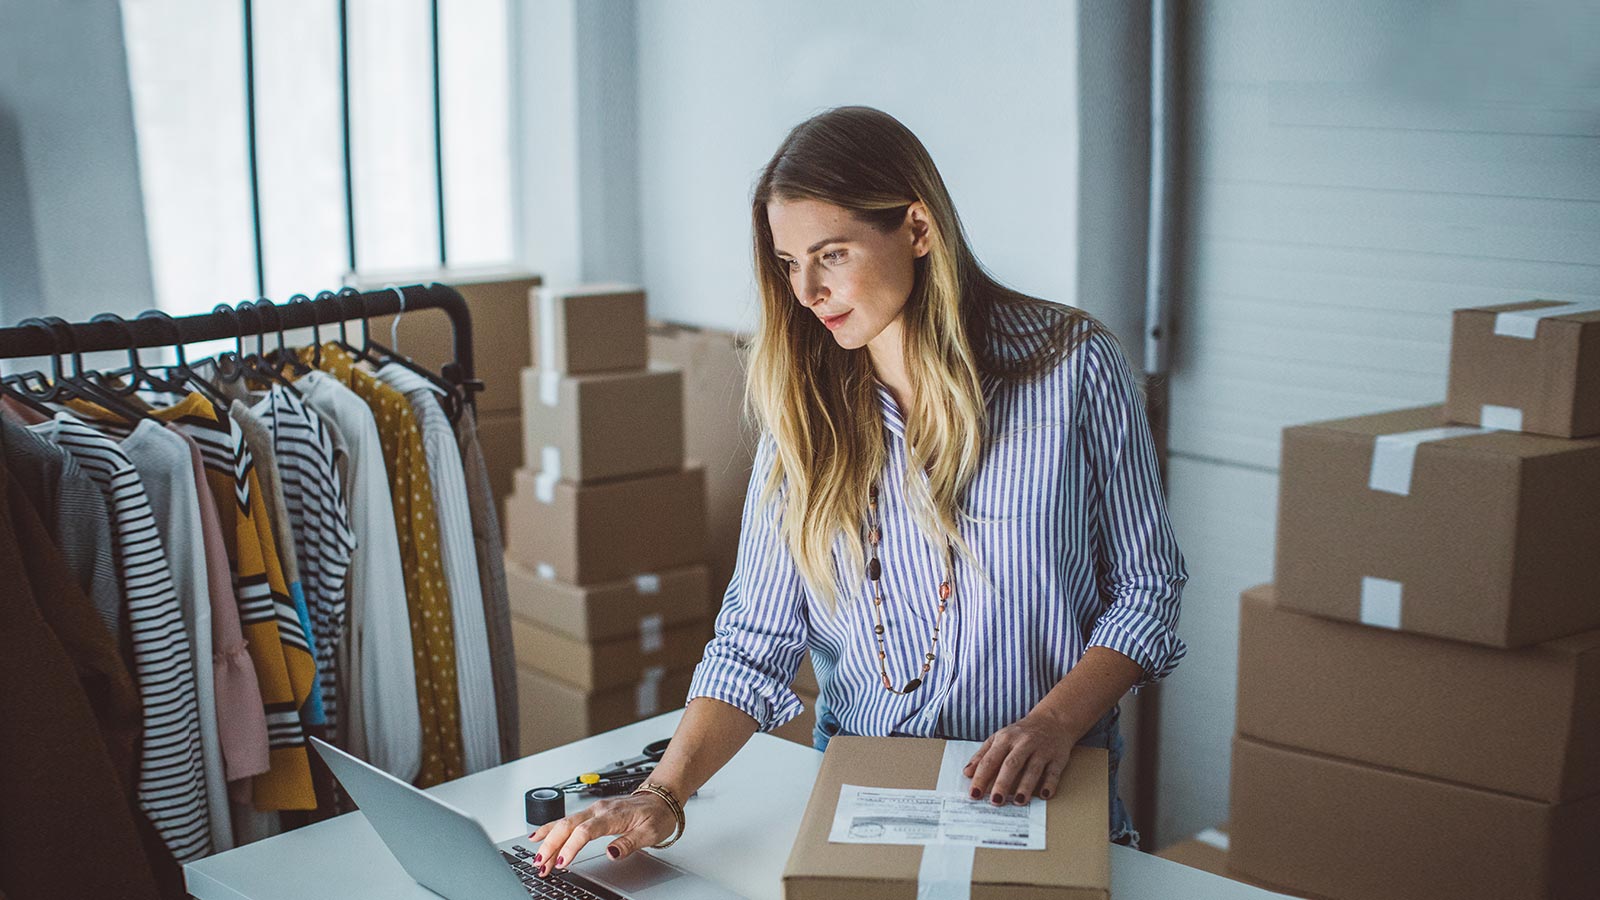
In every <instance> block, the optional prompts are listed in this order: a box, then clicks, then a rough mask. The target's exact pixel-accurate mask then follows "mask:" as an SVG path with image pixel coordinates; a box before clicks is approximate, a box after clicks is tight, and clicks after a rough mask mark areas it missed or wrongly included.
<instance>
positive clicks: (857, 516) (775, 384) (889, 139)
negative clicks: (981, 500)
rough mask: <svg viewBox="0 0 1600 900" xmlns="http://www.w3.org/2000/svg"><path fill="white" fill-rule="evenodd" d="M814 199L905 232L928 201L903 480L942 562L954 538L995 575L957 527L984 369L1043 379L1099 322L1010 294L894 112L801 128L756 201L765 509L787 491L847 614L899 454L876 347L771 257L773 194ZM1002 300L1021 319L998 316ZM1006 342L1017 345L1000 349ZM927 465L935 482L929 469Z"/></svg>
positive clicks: (791, 530)
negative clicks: (816, 304)
mask: <svg viewBox="0 0 1600 900" xmlns="http://www.w3.org/2000/svg"><path fill="white" fill-rule="evenodd" d="M805 199H810V200H819V201H823V202H826V203H831V204H833V205H835V206H839V207H842V208H844V209H846V210H849V211H851V212H852V213H853V214H854V216H855V217H856V219H858V220H859V221H861V222H863V223H866V224H868V225H870V226H872V227H874V228H876V229H878V230H879V231H880V232H882V233H888V232H891V231H894V230H895V229H896V228H898V227H899V226H900V225H901V224H902V223H903V222H904V221H905V218H906V211H907V209H908V208H909V207H910V205H911V204H912V203H913V202H917V201H921V202H922V203H923V204H924V205H925V206H926V207H927V211H928V218H929V220H930V226H931V227H930V237H931V247H930V249H929V252H928V253H927V254H925V255H924V256H922V257H919V258H917V259H916V263H915V280H914V282H913V285H912V288H911V294H910V296H909V298H908V299H907V301H906V305H905V310H904V312H903V313H902V322H903V331H904V352H905V363H906V371H907V373H908V375H909V377H910V380H911V382H912V384H913V385H915V388H916V389H915V391H914V394H915V397H914V403H913V406H912V408H911V409H908V410H904V411H903V412H904V414H905V415H904V420H905V442H906V453H907V460H906V485H905V489H906V496H907V498H908V501H909V505H910V508H911V511H912V515H913V517H914V519H915V521H916V522H917V526H918V529H919V531H921V532H922V534H923V536H924V537H925V538H926V539H927V540H928V542H929V545H930V546H931V547H932V548H934V550H935V552H936V553H938V554H939V556H940V558H942V557H943V554H944V552H945V541H946V539H947V538H948V540H949V541H950V543H951V544H952V545H953V546H954V548H955V550H956V552H957V553H958V554H960V555H961V556H962V557H963V558H965V559H967V560H968V561H969V562H971V563H972V564H973V567H974V569H975V570H976V571H978V572H982V571H983V566H982V564H981V563H980V562H979V561H978V560H977V559H976V557H975V555H974V554H973V553H972V549H971V548H970V547H969V546H968V545H967V542H966V541H965V540H963V539H962V537H961V534H960V532H959V530H958V528H957V526H956V522H957V516H958V515H966V513H965V512H964V511H962V510H960V509H959V508H958V502H957V501H958V498H959V497H960V496H961V495H962V493H963V492H964V491H965V489H966V487H967V485H968V483H969V482H970V481H971V480H972V478H973V476H974V475H975V474H976V473H977V470H978V466H979V463H980V461H981V460H982V458H983V452H984V447H985V443H986V441H987V440H988V438H989V426H990V423H989V419H988V412H987V409H986V407H985V404H984V395H983V387H982V377H983V375H985V374H989V375H992V376H997V377H999V378H1001V379H1002V380H1005V381H1020V380H1026V379H1028V378H1031V377H1034V376H1036V375H1038V374H1039V373H1041V372H1044V371H1047V370H1049V369H1051V368H1053V367H1054V366H1055V365H1056V364H1058V363H1059V362H1060V361H1061V359H1062V358H1064V357H1065V356H1066V355H1067V354H1068V353H1070V352H1071V350H1072V349H1073V348H1074V347H1076V346H1077V344H1079V343H1081V342H1082V340H1083V339H1084V338H1086V337H1087V336H1088V335H1089V334H1090V333H1091V332H1092V331H1094V330H1098V329H1099V328H1100V327H1101V326H1100V325H1099V323H1098V322H1097V321H1096V320H1094V319H1093V318H1092V317H1090V316H1089V315H1088V313H1085V312H1083V311H1082V310H1078V309H1075V308H1072V307H1068V306H1063V305H1061V304H1057V303H1050V302H1048V301H1045V300H1041V299H1038V298H1035V297H1029V296H1027V295H1025V294H1021V293H1018V292H1017V291H1014V290H1011V289H1010V288H1007V287H1005V286H1004V285H1002V284H1000V283H999V282H998V281H996V280H995V279H994V278H993V277H991V276H990V275H989V274H988V272H986V271H985V270H984V268H983V266H982V265H981V264H980V263H979V262H978V260H977V257H976V256H974V255H973V253H972V250H971V248H970V247H969V246H968V245H967V240H966V236H965V234H964V233H963V232H962V229H961V220H960V218H959V217H958V216H957V215H956V210H955V206H954V205H953V204H952V203H951V202H950V195H949V192H948V191H946V190H945V186H944V179H943V178H941V177H940V175H939V170H938V169H937V168H936V167H935V166H934V164H933V159H932V158H931V157H930V156H929V155H928V151H927V150H926V149H925V148H924V147H923V146H922V142H921V141H919V140H917V137H916V135H914V134H912V133H911V131H910V130H909V129H907V128H906V127H905V126H904V125H902V124H901V123H900V122H899V121H898V120H896V119H895V118H894V117H893V116H890V115H889V114H887V113H884V112H882V111H880V110H876V109H872V108H869V107H864V106H845V107H839V108H836V109H831V110H828V111H826V112H823V113H821V114H819V115H816V116H813V117H812V118H810V119H807V120H806V121H804V122H801V123H800V124H799V125H797V126H795V127H794V129H793V130H791V131H790V132H789V134H788V136H787V137H785V138H784V140H783V143H782V144H780V145H779V146H778V149H777V152H775V153H774V154H773V156H772V159H771V161H769V162H768V163H767V165H766V168H765V169H764V170H763V171H762V173H761V177H760V179H759V180H758V181H757V183H756V186H755V190H754V192H753V195H752V198H751V211H750V214H751V221H752V224H753V229H752V232H753V233H752V236H753V241H754V247H753V250H754V258H755V271H756V284H757V288H758V290H759V293H760V323H759V325H758V326H757V329H756V335H755V338H754V340H753V341H752V342H751V345H750V350H749V361H748V366H747V371H748V375H747V377H746V383H745V401H746V404H747V407H748V410H749V413H750V415H752V416H753V417H754V418H755V420H756V421H757V423H758V424H759V426H760V427H761V428H762V429H763V430H765V431H767V432H769V433H770V435H771V437H772V439H773V443H774V444H775V447H776V458H775V461H774V465H773V467H772V469H771V472H770V474H769V475H768V478H767V480H766V483H765V485H764V486H763V489H762V495H761V502H760V506H762V507H766V506H767V505H768V504H769V503H771V502H773V499H774V497H776V496H778V495H779V494H781V495H782V500H781V506H780V509H779V510H778V512H779V516H778V519H779V531H780V534H781V535H782V537H783V540H784V542H785V544H786V545H787V547H788V549H789V551H790V553H791V555H792V556H793V558H794V561H795V565H796V568H797V569H798V570H799V573H800V575H801V577H802V578H803V579H804V580H805V581H806V583H807V585H808V586H809V587H810V588H811V590H812V592H813V593H814V594H815V595H816V596H817V598H818V599H819V600H821V602H822V603H824V604H825V605H826V607H827V608H828V609H829V610H832V611H837V610H838V609H839V608H840V605H841V604H840V602H839V599H838V596H837V595H838V594H839V593H840V591H841V586H840V584H839V579H838V577H837V574H838V573H837V572H836V571H835V560H834V553H833V545H834V542H835V540H837V539H838V537H839V536H841V535H842V536H843V537H844V550H845V554H846V557H847V559H846V560H845V562H846V571H849V572H855V573H861V572H863V570H864V568H865V553H864V547H863V531H862V523H863V521H864V517H865V513H866V509H867V492H868V487H869V485H870V484H871V482H872V480H873V479H874V478H876V477H877V474H878V473H879V472H881V471H882V470H883V467H884V465H885V463H886V462H887V453H886V449H885V447H884V438H883V427H884V426H883V418H882V411H881V410H880V408H879V405H878V399H877V393H876V389H875V386H874V383H873V369H872V362H871V359H870V358H869V356H868V355H867V353H866V350H865V349H864V348H863V349H861V350H856V351H850V350H845V349H843V348H841V347H840V346H839V345H838V344H837V343H835V342H834V340H833V338H832V336H831V335H830V334H829V333H828V332H827V330H826V329H824V328H822V327H821V326H820V325H819V324H818V323H817V321H816V316H815V315H812V314H811V313H810V312H809V311H807V310H806V309H804V308H803V307H802V306H801V305H800V303H799V302H798V300H797V299H796V297H795V295H794V292H793V289H792V288H791V286H790V283H789V276H788V273H787V272H786V271H785V269H784V267H783V265H782V264H781V263H780V262H779V260H778V258H777V256H776V255H775V254H774V252H773V238H772V227H771V224H770V223H769V222H768V220H767V204H768V202H770V201H774V200H776V201H780V202H787V201H794V200H805ZM1002 309H1004V310H1008V311H1016V312H1019V313H1024V314H1023V315H1007V316H1001V317H997V316H996V315H995V313H996V312H997V311H998V310H1002ZM1026 313H1033V315H1027V314H1026ZM1008 323H1009V324H1008ZM1016 323H1031V324H1027V325H1022V326H1020V327H1015V326H1016ZM1085 326H1087V327H1085ZM996 344H1004V345H1005V346H1006V347H1007V348H1008V352H993V350H994V347H995V345H996ZM924 471H925V472H926V473H927V478H926V482H924V480H923V479H922V478H920V477H918V473H921V472H924ZM969 518H970V517H969Z"/></svg>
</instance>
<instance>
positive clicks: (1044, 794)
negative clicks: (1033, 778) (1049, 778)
mask: <svg viewBox="0 0 1600 900" xmlns="http://www.w3.org/2000/svg"><path fill="white" fill-rule="evenodd" d="M1039 796H1041V797H1043V798H1044V799H1046V800H1049V799H1050V791H1049V789H1045V790H1042V791H1040V792H1039Z"/></svg>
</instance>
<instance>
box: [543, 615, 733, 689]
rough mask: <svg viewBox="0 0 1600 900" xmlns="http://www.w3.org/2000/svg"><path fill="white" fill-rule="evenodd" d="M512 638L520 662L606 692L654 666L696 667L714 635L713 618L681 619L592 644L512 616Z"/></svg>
mask: <svg viewBox="0 0 1600 900" xmlns="http://www.w3.org/2000/svg"><path fill="white" fill-rule="evenodd" d="M511 640H512V643H513V644H514V645H515V646H516V653H517V665H519V666H524V667H527V668H533V669H538V670H539V671H541V672H544V673H545V674H546V675H549V676H551V677H552V678H556V679H558V680H560V681H564V682H566V683H567V684H570V685H572V686H573V687H577V688H582V689H583V690H585V691H603V690H605V689H607V688H614V687H620V686H622V685H625V684H632V683H634V682H637V681H638V680H639V679H640V678H642V677H643V676H644V674H645V672H646V671H647V670H649V669H651V668H657V669H662V670H676V669H682V668H691V669H692V668H694V667H695V666H696V665H698V664H699V662H700V657H701V655H702V654H703V653H704V651H705V648H706V641H709V640H711V623H710V622H708V621H706V620H705V619H700V620H698V621H694V622H680V623H679V624H677V625H673V626H671V627H668V628H661V629H656V630H653V631H647V632H646V633H645V634H644V635H642V636H640V635H633V636H629V637H623V638H616V639H613V640H609V641H604V642H602V643H590V642H588V641H580V640H578V639H576V638H574V637H571V636H569V635H565V634H562V633H560V632H559V631H551V630H550V629H548V628H542V627H540V626H539V625H536V624H534V623H532V622H529V621H528V620H527V619H524V618H522V617H521V616H512V617H511Z"/></svg>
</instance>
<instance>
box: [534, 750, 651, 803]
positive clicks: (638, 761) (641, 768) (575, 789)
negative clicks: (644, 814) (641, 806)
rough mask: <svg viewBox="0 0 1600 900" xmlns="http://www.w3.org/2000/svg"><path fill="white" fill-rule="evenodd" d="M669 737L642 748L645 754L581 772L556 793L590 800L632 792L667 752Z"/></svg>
mask: <svg viewBox="0 0 1600 900" xmlns="http://www.w3.org/2000/svg"><path fill="white" fill-rule="evenodd" d="M670 741H671V738H662V739H661V740H659V741H651V742H650V743H648V744H646V745H645V747H644V752H643V753H640V754H639V755H638V756H630V757H628V758H627V759H619V760H616V761H615V762H611V763H607V764H606V765H604V766H602V767H600V768H599V769H598V770H596V771H594V772H584V773H583V774H582V775H579V776H578V777H577V778H574V779H572V780H571V781H568V782H566V783H565V784H558V785H555V789H556V790H558V791H565V792H567V793H578V794H586V795H588V796H591V797H604V796H609V795H613V794H620V793H623V792H624V791H631V790H633V789H634V788H636V787H638V786H639V785H640V784H641V783H643V781H644V780H645V779H646V778H648V777H650V773H651V772H652V771H654V770H655V767H656V763H658V762H660V761H661V757H662V756H663V755H665V754H666V752H667V744H668V743H669V742H670Z"/></svg>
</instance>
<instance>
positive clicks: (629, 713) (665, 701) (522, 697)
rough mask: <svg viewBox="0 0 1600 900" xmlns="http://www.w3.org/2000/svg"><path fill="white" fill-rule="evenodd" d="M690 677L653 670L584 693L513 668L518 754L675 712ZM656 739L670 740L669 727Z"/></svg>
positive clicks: (688, 672)
mask: <svg viewBox="0 0 1600 900" xmlns="http://www.w3.org/2000/svg"><path fill="white" fill-rule="evenodd" d="M693 675H694V670H693V669H680V670H678V671H676V672H665V673H662V672H659V671H658V672H652V673H650V676H651V677H649V678H646V679H642V680H640V681H638V682H636V683H634V684H630V685H626V686H623V687H619V688H611V689H609V690H604V691H594V692H590V691H585V690H583V689H581V688H576V687H573V686H572V685H570V684H567V683H566V682H564V681H560V680H558V679H556V678H552V677H551V676H549V675H546V674H545V673H543V672H540V671H539V670H537V669H530V668H527V667H526V666H518V667H517V701H518V703H520V704H521V706H520V708H519V715H518V720H519V721H520V722H521V729H522V746H521V750H522V754H523V755H524V756H526V755H528V754H530V753H538V752H539V751H541V750H549V749H550V748H551V747H559V746H561V745H562V744H570V743H572V742H573V741H576V740H578V739H580V738H586V737H589V736H590V735H594V734H599V733H600V732H602V731H610V730H611V729H613V728H621V727H622V726H624V725H627V724H629V723H631V722H637V721H639V720H640V719H648V718H650V717H651V716H654V715H659V714H661V713H664V712H666V711H668V710H672V709H677V708H678V707H680V706H683V703H684V699H685V698H686V697H687V696H688V695H689V679H690V678H691V677H692V676H693ZM660 736H661V737H664V738H669V737H672V734H671V731H670V729H669V730H668V731H667V732H666V733H664V734H662V735H660Z"/></svg>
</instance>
